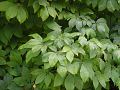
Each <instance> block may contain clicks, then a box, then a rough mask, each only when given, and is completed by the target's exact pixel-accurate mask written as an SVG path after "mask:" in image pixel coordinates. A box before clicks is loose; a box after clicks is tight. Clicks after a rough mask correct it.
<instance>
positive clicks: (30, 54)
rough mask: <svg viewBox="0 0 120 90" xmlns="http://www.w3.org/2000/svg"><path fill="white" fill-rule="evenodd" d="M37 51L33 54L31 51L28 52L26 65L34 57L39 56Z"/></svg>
mask: <svg viewBox="0 0 120 90" xmlns="http://www.w3.org/2000/svg"><path fill="white" fill-rule="evenodd" d="M39 53H40V52H39V51H37V52H33V51H32V50H29V51H28V52H27V55H26V63H28V62H29V61H30V60H31V59H32V58H33V57H36V56H38V55H39Z"/></svg>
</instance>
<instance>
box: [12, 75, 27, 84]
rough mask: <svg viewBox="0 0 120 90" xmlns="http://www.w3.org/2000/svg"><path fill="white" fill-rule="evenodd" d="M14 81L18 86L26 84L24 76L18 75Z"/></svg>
mask: <svg viewBox="0 0 120 90" xmlns="http://www.w3.org/2000/svg"><path fill="white" fill-rule="evenodd" d="M14 82H15V83H16V84H17V85H18V86H24V85H25V82H26V81H25V80H24V79H23V77H16V78H14Z"/></svg>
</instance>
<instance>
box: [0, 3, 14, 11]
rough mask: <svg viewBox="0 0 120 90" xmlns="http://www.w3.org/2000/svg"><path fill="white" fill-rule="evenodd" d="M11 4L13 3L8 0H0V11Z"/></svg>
mask: <svg viewBox="0 0 120 90" xmlns="http://www.w3.org/2000/svg"><path fill="white" fill-rule="evenodd" d="M11 6H13V3H11V2H9V1H2V2H0V11H6V10H7V9H9V7H11Z"/></svg>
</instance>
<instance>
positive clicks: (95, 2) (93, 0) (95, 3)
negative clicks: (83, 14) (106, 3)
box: [92, 0, 98, 8]
mask: <svg viewBox="0 0 120 90" xmlns="http://www.w3.org/2000/svg"><path fill="white" fill-rule="evenodd" d="M97 4H98V0H92V7H93V8H95V7H96V6H97Z"/></svg>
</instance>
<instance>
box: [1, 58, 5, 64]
mask: <svg viewBox="0 0 120 90" xmlns="http://www.w3.org/2000/svg"><path fill="white" fill-rule="evenodd" d="M5 64H6V61H5V59H4V58H2V57H0V65H5Z"/></svg>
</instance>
